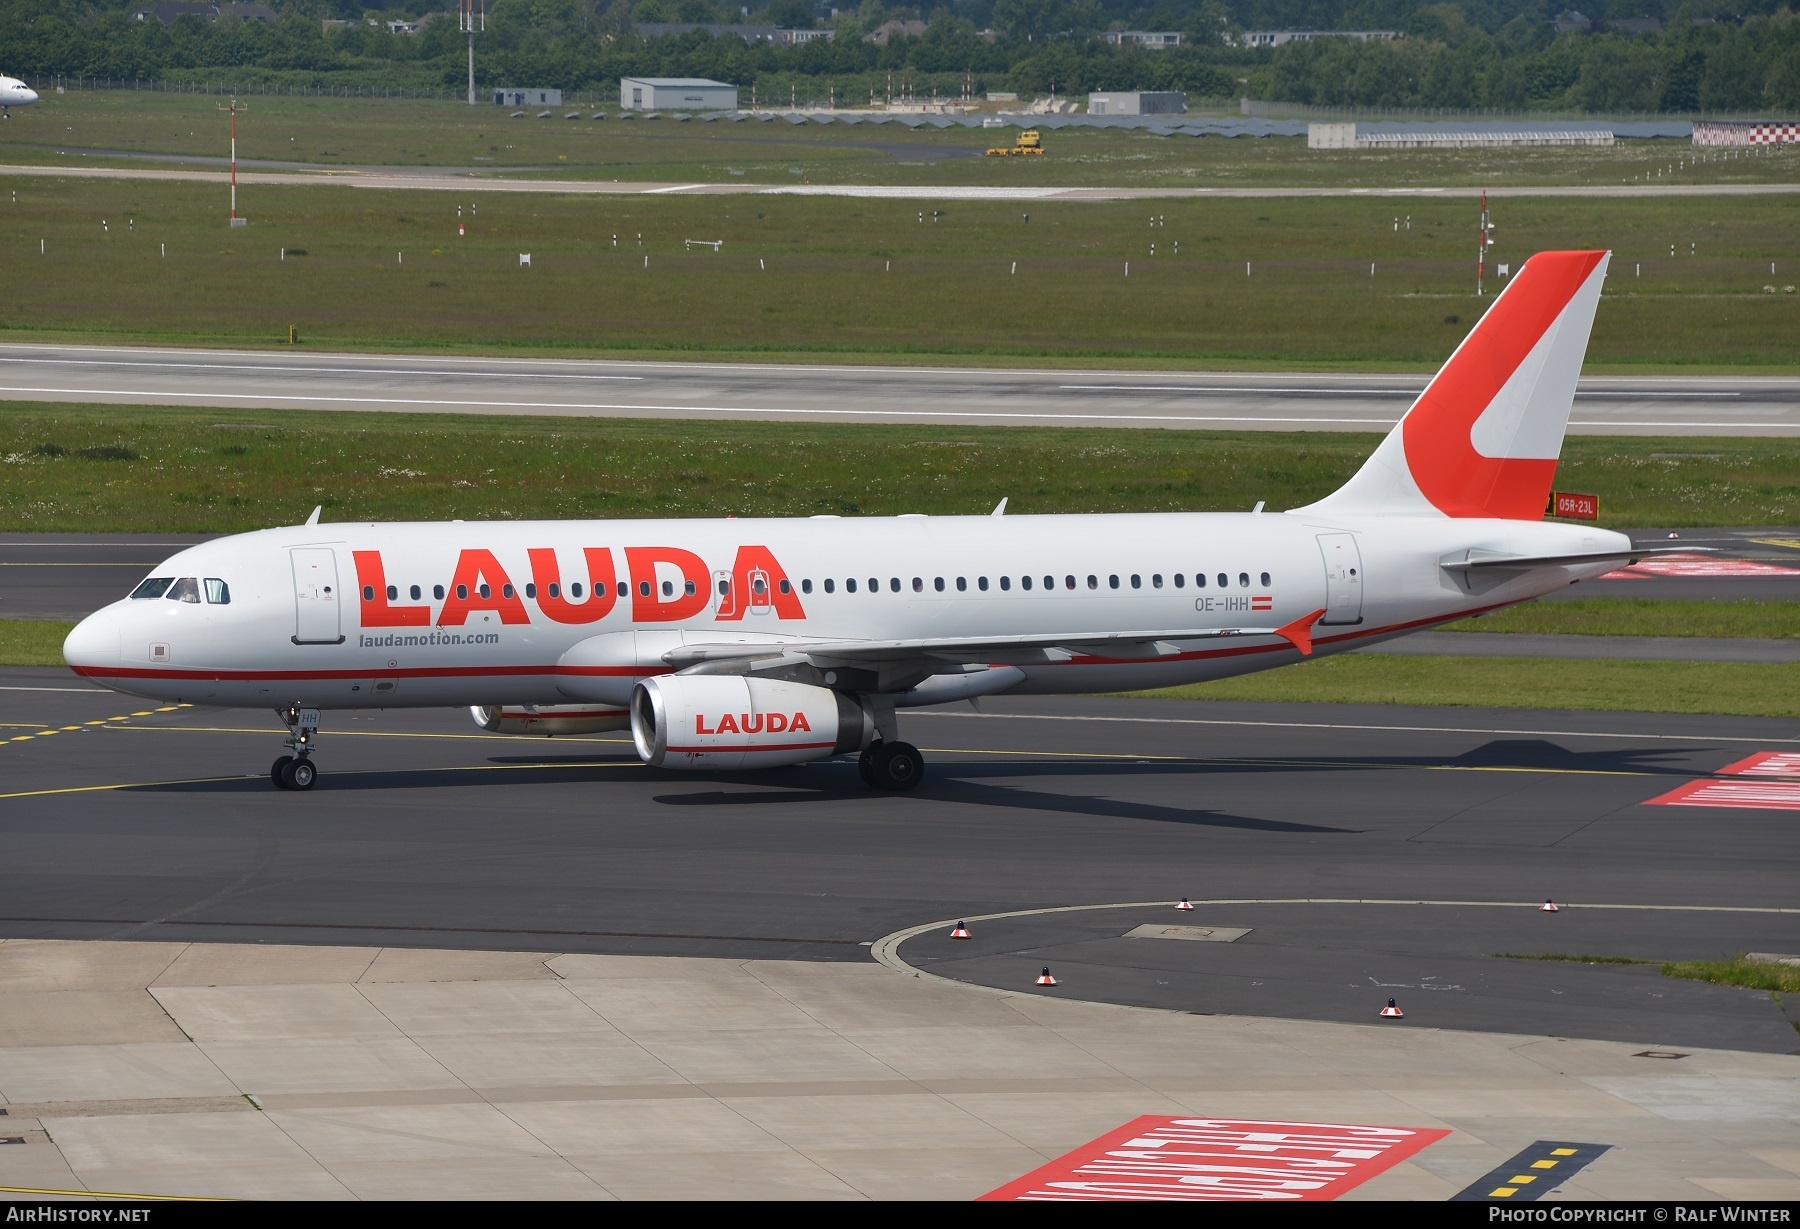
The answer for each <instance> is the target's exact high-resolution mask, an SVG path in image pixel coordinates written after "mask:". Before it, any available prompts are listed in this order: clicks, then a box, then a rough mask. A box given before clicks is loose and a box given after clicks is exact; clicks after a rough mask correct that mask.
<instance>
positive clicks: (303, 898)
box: [0, 669, 1800, 1053]
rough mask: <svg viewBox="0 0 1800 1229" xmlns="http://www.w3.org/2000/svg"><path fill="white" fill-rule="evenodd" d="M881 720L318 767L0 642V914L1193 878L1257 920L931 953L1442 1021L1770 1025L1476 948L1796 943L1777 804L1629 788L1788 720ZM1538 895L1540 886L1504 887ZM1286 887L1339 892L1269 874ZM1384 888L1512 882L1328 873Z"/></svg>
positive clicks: (616, 915)
mask: <svg viewBox="0 0 1800 1229" xmlns="http://www.w3.org/2000/svg"><path fill="white" fill-rule="evenodd" d="M902 720H903V725H904V733H905V734H906V736H908V737H909V738H911V739H912V740H914V741H916V742H917V743H918V744H919V745H920V746H921V747H922V748H924V749H925V751H926V756H927V760H928V763H929V769H928V777H927V781H926V783H925V785H924V786H923V787H922V788H921V789H920V790H919V791H918V792H917V793H914V794H907V795H876V794H871V793H870V792H869V791H867V790H866V789H864V788H863V786H862V785H861V784H860V782H858V780H857V778H856V772H855V768H854V766H853V765H852V764H850V763H847V762H843V763H840V762H826V763H818V764H812V765H807V766H802V767H797V768H792V769H786V770H778V771H770V772H760V773H744V774H726V775H722V776H721V775H697V776H696V775H686V774H680V773H672V772H661V771H656V770H651V769H647V768H645V767H643V766H642V765H640V764H639V762H638V761H637V758H636V756H635V755H634V754H632V752H631V750H630V747H629V744H628V743H627V742H626V741H625V740H624V739H623V737H622V736H620V735H602V736H596V737H591V738H568V739H557V740H551V741H545V740H530V741H528V740H523V739H508V738H503V737H498V736H493V735H488V734H486V733H484V732H482V731H480V730H478V729H477V728H476V727H475V726H474V725H473V724H472V723H470V722H469V721H468V719H467V717H466V715H464V714H461V713H458V712H443V711H428V712H389V713H382V712H374V713H367V714H358V715H351V714H342V715H338V714H329V715H328V720H327V723H326V727H325V729H324V730H323V731H322V735H321V740H322V741H321V750H320V752H319V755H318V762H319V763H320V765H321V767H322V770H323V771H322V774H321V777H320V784H319V786H318V787H317V788H316V789H315V790H314V791H313V792H311V793H308V794H292V793H281V792H278V791H276V790H274V789H273V788H271V787H270V786H269V784H268V782H267V780H266V777H265V775H264V774H265V772H266V767H267V764H268V762H269V760H271V759H273V758H274V756H275V755H276V754H277V753H278V752H279V750H280V746H279V742H280V739H279V734H278V728H277V727H276V725H275V723H274V721H273V719H272V718H270V717H268V716H266V715H264V714H260V713H254V712H236V711H209V710H203V709H196V708H187V707H173V706H164V705H156V704H147V703H142V702H136V701H133V700H130V699H129V698H126V697H121V696H117V695H114V694H112V693H107V692H103V691H98V690H95V689H92V688H89V687H86V686H85V685H83V684H82V683H80V682H78V681H76V680H74V679H72V678H71V677H70V676H68V675H67V674H66V673H63V672H59V671H27V670H16V669H15V670H10V671H5V672H3V673H0V738H4V741H0V764H3V767H0V779H3V780H4V782H5V785H4V788H3V789H0V842H3V844H4V847H5V848H6V849H7V851H8V856H7V857H6V859H5V860H4V862H3V863H0V901H4V905H3V906H0V914H3V916H0V937H10V938H62V939H113V940H120V939H123V940H158V941H189V940H191V941H196V942H207V943H212V942H246V943H279V944H324V945H335V946H342V945H377V946H379V945H388V946H398V947H472V948H494V949H510V950H551V951H569V952H590V953H619V954H643V955H665V956H696V957H698V956H709V957H725V958H733V959H799V960H806V961H827V962H845V961H848V962H853V963H854V962H866V961H868V960H869V959H870V958H871V947H872V945H873V944H875V943H877V942H878V941H880V940H881V939H882V938H883V937H884V936H887V935H890V934H893V933H894V932H897V931H901V930H904V929H906V928H908V927H914V926H918V925H920V924H923V923H930V922H933V921H934V920H938V919H954V918H962V917H978V916H984V915H988V914H994V913H1001V912H1008V911H1014V910H1021V909H1042V908H1047V907H1054V906H1063V905H1073V904H1106V903H1110V902H1142V901H1155V900H1161V901H1165V902H1172V901H1173V900H1175V899H1176V898H1178V897H1180V896H1183V895H1187V896H1191V897H1193V898H1194V899H1195V900H1198V901H1209V902H1210V901H1224V902H1234V903H1230V904H1220V905H1218V906H1216V907H1215V906H1213V905H1210V904H1209V905H1208V906H1207V909H1206V912H1205V914H1204V916H1201V915H1199V914H1196V915H1193V920H1194V921H1196V922H1202V923H1206V924H1208V925H1213V926H1231V927H1248V928H1250V929H1251V930H1252V931H1253V932H1254V938H1253V940H1252V941H1249V942H1246V943H1244V944H1243V945H1242V946H1239V945H1232V946H1231V947H1230V950H1229V951H1223V954H1222V955H1221V954H1220V953H1219V952H1217V951H1214V950H1213V949H1212V947H1211V946H1209V945H1204V944H1195V945H1182V944H1167V945H1152V946H1154V947H1158V948H1159V949H1160V950H1158V951H1157V952H1156V953H1155V954H1154V958H1153V957H1152V954H1151V953H1149V952H1147V951H1146V950H1144V947H1143V945H1142V944H1140V943H1138V942H1137V941H1135V940H1125V939H1123V938H1121V935H1122V933H1123V931H1124V930H1126V929H1129V928H1130V927H1129V925H1126V924H1125V923H1126V922H1129V923H1130V924H1132V925H1135V924H1137V922H1138V921H1139V920H1140V919H1138V918H1137V916H1136V915H1131V916H1129V917H1105V916H1102V915H1094V916H1093V917H1092V918H1086V919H1084V921H1083V923H1082V925H1081V926H1079V927H1075V928H1070V927H1068V926H1065V925H1061V924H1058V925H1054V926H1049V927H1045V926H1041V925H1037V924H1036V923H1033V924H1032V925H1029V926H1022V925H1020V924H1014V923H1009V924H1006V925H993V924H987V923H983V924H982V926H981V931H980V933H981V942H980V943H979V944H976V945H972V946H970V948H969V949H968V951H969V954H971V955H974V954H979V956H980V958H981V959H980V960H977V961H974V963H972V964H970V965H967V966H964V967H959V968H956V969H950V970H947V971H948V972H949V973H950V975H951V976H953V977H966V978H968V979H971V980H975V981H991V982H995V983H996V984H998V983H1006V984H1008V985H1012V984H1014V982H1015V981H1017V983H1018V984H1020V985H1023V984H1025V983H1026V982H1028V981H1029V977H1028V976H1027V975H1028V974H1034V973H1035V972H1036V967H1035V966H1036V965H1038V964H1040V963H1050V962H1051V961H1050V958H1049V957H1046V956H1044V955H1042V953H1044V952H1046V951H1050V950H1054V951H1055V952H1056V953H1057V955H1056V957H1055V960H1056V962H1057V963H1066V962H1067V961H1068V960H1069V959H1070V958H1071V957H1070V956H1069V951H1070V950H1071V949H1070V947H1069V945H1074V946H1075V947H1078V948H1079V949H1080V955H1079V961H1078V963H1080V964H1082V965H1086V966H1089V967H1091V968H1093V969H1095V970H1096V972H1094V973H1092V974H1088V975H1084V976H1083V978H1081V979H1080V983H1079V984H1080V989H1078V990H1072V991H1071V992H1070V993H1071V994H1072V995H1073V996H1074V997H1084V996H1085V997H1094V998H1099V999H1103V1000H1108V999H1110V1000H1114V1001H1123V1002H1141V1003H1147V1004H1151V1005H1157V1006H1165V1007H1169V1006H1174V1007H1178V1008H1180V1009H1182V1010H1194V1011H1214V1010H1217V1011H1227V1012H1233V1013H1246V1014H1254V1015H1261V1016H1288V1017H1293V1018H1298V1019H1312V1020H1345V1021H1362V1020H1365V1019H1367V1018H1368V1017H1369V1015H1370V1013H1371V1012H1372V1010H1373V1007H1372V1003H1374V1001H1375V1000H1376V999H1377V998H1380V997H1385V996H1386V995H1387V994H1389V993H1392V991H1389V990H1384V989H1382V988H1381V987H1383V986H1387V985H1400V984H1405V985H1409V986H1415V987H1416V986H1422V985H1424V984H1425V983H1426V982H1428V981H1438V983H1439V985H1440V986H1444V987H1453V988H1444V989H1438V990H1436V992H1435V994H1434V995H1433V999H1434V1002H1435V1001H1439V1000H1441V1001H1442V1002H1443V1003H1446V1004H1449V1003H1452V1002H1453V1003H1454V1004H1455V1010H1453V1011H1452V1010H1450V1009H1449V1008H1448V1007H1445V1008H1443V1009H1441V1010H1438V1011H1437V1015H1436V1016H1435V1017H1434V1018H1435V1020H1436V1022H1437V1023H1438V1024H1441V1025H1442V1026H1443V1027H1449V1028H1473V1029H1488V1030H1493V1031H1515V1030H1519V1029H1524V1030H1525V1031H1543V1032H1548V1033H1554V1034H1559V1035H1568V1036H1581V1037H1600V1038H1632V1039H1640V1038H1643V1037H1646V1036H1650V1037H1654V1038H1656V1039H1658V1040H1659V1041H1663V1042H1666V1043H1668V1044H1681V1045H1700V1044H1704V1045H1712V1046H1726V1047H1728V1048H1739V1049H1750V1050H1763V1051H1768V1052H1776V1053H1785V1052H1789V1051H1793V1050H1795V1049H1796V1048H1800V1042H1796V1039H1795V1035H1794V1030H1793V1027H1792V1021H1790V1020H1789V1019H1787V1018H1786V1017H1784V1016H1783V1014H1782V1008H1781V1007H1780V1006H1779V1005H1778V1004H1776V1003H1775V1002H1773V1001H1772V1000H1771V998H1770V996H1768V995H1763V994H1756V993H1753V992H1749V991H1737V990H1732V989H1728V988H1721V987H1713V986H1706V985H1704V984H1702V983H1692V984H1685V983H1684V984H1679V985H1670V984H1665V982H1666V979H1660V978H1656V977H1654V976H1652V975H1651V974H1652V973H1653V970H1651V971H1650V972H1646V971H1645V970H1644V969H1643V968H1638V967H1628V968H1626V969H1625V970H1624V971H1623V972H1621V971H1620V970H1617V969H1612V970H1602V971H1601V972H1600V973H1597V974H1593V973H1592V971H1591V970H1586V969H1584V968H1582V967H1581V966H1570V965H1563V964H1556V963H1547V962H1541V961H1514V960H1500V959H1499V958H1498V957H1497V956H1496V955H1495V954H1496V953H1499V952H1508V951H1513V952H1523V953H1526V954H1530V953H1539V954H1541V953H1547V952H1563V951H1570V950H1576V951H1582V952H1591V953H1593V954H1597V955H1604V956H1620V957H1629V958H1633V959H1640V960H1648V961H1655V960H1678V959H1696V958H1722V957H1727V956H1730V955H1733V954H1735V953H1737V952H1741V951H1746V950H1749V951H1774V952H1800V912H1794V911H1793V909H1794V906H1795V902H1794V899H1793V889H1792V885H1793V883H1794V877H1795V873H1796V871H1797V870H1800V865H1797V863H1800V830H1797V829H1796V828H1795V826H1794V825H1793V823H1792V822H1791V821H1790V818H1789V817H1788V816H1786V815H1784V814H1782V813H1780V812H1779V811H1759V810H1738V809H1707V810H1696V809H1693V808H1691V807H1674V806H1646V805H1645V803H1646V802H1648V801H1650V800H1651V799H1654V798H1658V797H1659V796H1662V795H1664V794H1667V793H1669V792H1670V791H1671V790H1674V789H1676V788H1677V787H1680V786H1683V785H1686V784H1688V783H1690V782H1693V781H1696V780H1703V779H1711V776H1712V774H1715V773H1717V772H1718V770H1719V769H1721V768H1724V767H1726V766H1727V765H1730V764H1733V763H1735V762H1738V761H1741V760H1743V759H1745V758H1746V757H1748V756H1751V755H1753V754H1755V753H1757V752H1760V751H1766V750H1785V751H1796V750H1800V726H1796V725H1795V723H1793V722H1791V721H1776V720H1757V719H1748V718H1726V717H1695V716H1687V717H1667V716H1650V715H1636V714H1572V713H1534V712H1522V711H1501V710H1480V709H1457V710H1444V709H1407V708H1400V707H1385V706H1384V707H1353V706H1324V705H1319V706H1308V705H1279V704H1226V703H1200V702H1166V701H1150V700H1130V699H1106V698H1080V699H1050V700H1016V701H1005V700H1001V701H994V702H990V703H988V704H986V705H985V706H984V711H983V712H982V713H979V714H978V713H974V712H972V711H970V710H969V709H968V708H966V707H958V708H954V709H947V710H941V711H931V712H918V713H909V714H907V715H906V716H905V717H903V719H902ZM1545 897H1554V898H1556V899H1557V900H1558V901H1559V902H1563V903H1565V904H1567V905H1569V906H1570V908H1569V909H1568V911H1567V912H1566V913H1564V914H1562V915H1559V916H1557V917H1555V918H1540V917H1539V916H1538V915H1537V914H1536V913H1535V911H1534V910H1533V909H1531V908H1530V907H1528V906H1527V905H1519V904H1517V902H1533V901H1540V900H1542V899H1544V898H1545ZM1317 898H1325V899H1327V900H1329V901H1337V902H1340V904H1339V905H1336V906H1327V907H1318V908H1310V909H1301V908H1299V907H1297V906H1294V905H1291V904H1290V905H1283V904H1279V903H1268V902H1293V901H1300V900H1312V899H1317ZM1393 900H1401V901H1441V902H1515V904H1514V907H1511V908H1506V907H1487V908H1479V907H1475V906H1468V905H1459V906H1456V907H1453V908H1441V907H1434V908H1432V909H1424V908H1417V909H1411V910H1410V911H1408V910H1404V909H1403V910H1401V911H1400V912H1399V913H1395V912H1394V911H1393V910H1391V909H1387V908H1385V907H1383V908H1370V907H1353V906H1351V905H1347V904H1343V903H1342V902H1355V901H1393ZM1258 902H1262V903H1258ZM1600 905H1628V906H1634V907H1641V906H1656V907H1664V906H1681V907H1683V908H1682V909H1681V910H1680V911H1678V912H1670V911H1667V910H1664V911H1662V912H1656V911H1654V910H1653V911H1649V912H1645V911H1634V910H1619V909H1600V908H1597V906H1600ZM1728 906H1729V907H1730V909H1732V910H1736V911H1727V909H1726V907H1728ZM1745 910H1760V911H1761V912H1754V911H1753V912H1746V911H1745ZM1783 910H1787V911H1786V912H1783ZM1164 916H1166V919H1167V920H1168V921H1181V920H1184V919H1185V917H1186V915H1176V914H1174V913H1173V912H1169V911H1167V910H1162V911H1160V912H1156V913H1154V914H1152V917H1164ZM1646 919H1648V920H1646ZM1095 926H1099V927H1100V929H1099V930H1098V931H1096V930H1094V929H1093V928H1094V927H1095ZM1109 928H1110V929H1109ZM939 937H940V938H941V937H942V936H939ZM1327 937H1329V940H1330V941H1329V943H1327V942H1325V940H1326V938H1327ZM921 941H922V940H915V941H914V942H921ZM932 942H936V939H934V940H932ZM957 947H958V949H959V950H960V949H961V947H962V945H957ZM1201 948H1205V949H1206V950H1205V951H1198V950H1197V949H1201ZM1221 950H1223V949H1221ZM912 951H913V947H912V944H910V943H909V944H907V945H906V946H905V947H903V949H902V954H903V955H909V954H910V953H911V952H912ZM926 955H927V956H930V955H931V953H929V952H928V953H926ZM959 958H960V956H959ZM1219 961H1223V962H1224V963H1223V964H1221V963H1218V962H1219ZM1171 962H1174V963H1171ZM1183 962H1186V963H1183ZM1196 962H1197V963H1196ZM1209 962H1210V963H1209ZM1327 967H1329V968H1330V970H1331V971H1332V975H1331V977H1330V978H1329V979H1327V980H1324V981H1322V980H1320V978H1319V976H1318V973H1319V970H1320V969H1322V968H1327ZM1590 974H1591V975H1590ZM1370 979H1373V981H1371V980H1370ZM1252 983H1254V984H1252ZM1419 993H1422V992H1420V991H1415V992H1414V994H1415V997H1416V996H1417V995H1418V994H1419Z"/></svg>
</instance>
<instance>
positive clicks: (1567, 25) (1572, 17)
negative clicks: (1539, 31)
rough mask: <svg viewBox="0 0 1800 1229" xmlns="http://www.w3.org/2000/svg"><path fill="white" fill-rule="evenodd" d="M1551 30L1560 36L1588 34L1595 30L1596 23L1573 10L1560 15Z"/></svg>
mask: <svg viewBox="0 0 1800 1229" xmlns="http://www.w3.org/2000/svg"><path fill="white" fill-rule="evenodd" d="M1551 28H1552V29H1554V30H1555V31H1556V32H1557V33H1558V34H1586V33H1587V32H1588V31H1589V30H1591V29H1593V28H1594V23H1593V21H1592V20H1591V19H1590V18H1587V17H1584V16H1582V15H1581V14H1580V13H1578V12H1576V11H1575V10H1573V9H1571V10H1569V11H1568V12H1566V13H1562V14H1560V15H1558V17H1557V19H1556V20H1555V21H1554V22H1553V23H1551Z"/></svg>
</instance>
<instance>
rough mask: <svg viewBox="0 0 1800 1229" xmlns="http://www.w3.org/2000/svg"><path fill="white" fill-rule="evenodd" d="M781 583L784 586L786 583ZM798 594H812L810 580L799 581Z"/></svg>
mask: <svg viewBox="0 0 1800 1229" xmlns="http://www.w3.org/2000/svg"><path fill="white" fill-rule="evenodd" d="M781 583H782V584H784V585H785V584H786V583H787V582H786V581H785V580H784V581H782V582H781ZM800 592H802V593H811V592H812V581H810V580H803V581H801V582H800Z"/></svg>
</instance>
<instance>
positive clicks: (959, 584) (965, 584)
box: [956, 576, 969, 593]
mask: <svg viewBox="0 0 1800 1229" xmlns="http://www.w3.org/2000/svg"><path fill="white" fill-rule="evenodd" d="M956 591H957V592H958V593H967V592H968V591H969V578H968V577H967V576H958V577H957V578H956Z"/></svg>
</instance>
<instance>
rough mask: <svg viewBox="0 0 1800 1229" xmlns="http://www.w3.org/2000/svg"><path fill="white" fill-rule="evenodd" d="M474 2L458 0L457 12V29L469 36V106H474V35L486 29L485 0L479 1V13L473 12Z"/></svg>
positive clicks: (472, 0) (473, 0)
mask: <svg viewBox="0 0 1800 1229" xmlns="http://www.w3.org/2000/svg"><path fill="white" fill-rule="evenodd" d="M475 2H476V0H460V5H461V7H460V8H459V9H458V10H457V14H456V23H457V28H458V29H460V30H462V32H463V33H464V34H467V35H468V36H469V105H470V106H471V107H472V106H474V105H475V34H476V32H477V31H478V30H486V29H487V0H481V11H480V12H479V13H477V12H476V10H475Z"/></svg>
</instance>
